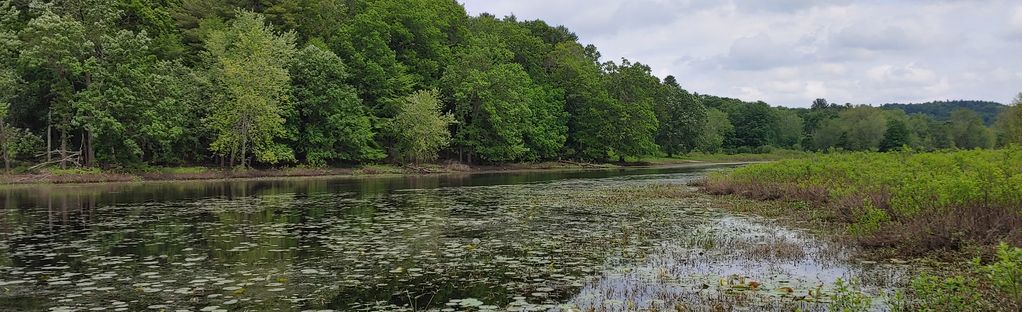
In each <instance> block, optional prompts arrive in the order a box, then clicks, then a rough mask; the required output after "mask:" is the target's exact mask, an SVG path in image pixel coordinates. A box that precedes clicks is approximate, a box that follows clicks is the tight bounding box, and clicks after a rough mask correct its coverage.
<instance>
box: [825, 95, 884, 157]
mask: <svg viewBox="0 0 1022 312" xmlns="http://www.w3.org/2000/svg"><path fill="white" fill-rule="evenodd" d="M886 132H887V119H886V117H885V116H884V111H883V110H880V109H877V108H872V107H868V106H862V107H856V108H852V109H847V110H843V111H841V112H840V113H838V115H837V118H834V119H828V120H826V121H823V122H822V123H821V125H820V128H819V129H817V130H816V132H815V133H813V141H814V143H815V147H816V149H817V150H827V149H830V148H841V149H845V150H852V151H871V150H877V149H879V147H880V142H881V141H883V139H884V134H885V133H886Z"/></svg>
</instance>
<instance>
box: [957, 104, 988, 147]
mask: <svg viewBox="0 0 1022 312" xmlns="http://www.w3.org/2000/svg"><path fill="white" fill-rule="evenodd" d="M950 118H951V121H950V123H951V137H952V138H954V142H955V147H958V148H961V149H975V148H990V147H992V146H993V144H994V140H995V138H994V134H993V132H992V131H990V129H989V128H987V127H986V125H984V124H983V118H981V117H980V116H979V114H977V113H976V112H974V111H972V110H968V109H964V108H961V109H958V110H955V111H954V112H951V117H950Z"/></svg>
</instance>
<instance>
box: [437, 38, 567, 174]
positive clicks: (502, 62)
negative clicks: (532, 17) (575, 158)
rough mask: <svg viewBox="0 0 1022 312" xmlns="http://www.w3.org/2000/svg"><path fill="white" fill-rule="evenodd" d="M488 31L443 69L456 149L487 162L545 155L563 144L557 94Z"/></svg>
mask: <svg viewBox="0 0 1022 312" xmlns="http://www.w3.org/2000/svg"><path fill="white" fill-rule="evenodd" d="M502 45H503V44H502V43H501V41H500V40H499V39H498V38H496V37H492V36H481V37H477V38H473V43H472V44H470V45H468V46H466V47H464V48H463V49H462V50H461V51H458V53H457V57H456V59H457V60H456V61H455V62H454V63H453V64H452V65H451V67H449V68H448V69H447V73H446V75H445V76H444V79H443V82H444V85H446V86H449V91H447V92H449V93H450V94H451V95H450V97H451V100H452V101H453V102H454V103H453V104H454V112H455V117H456V118H457V120H458V123H457V132H456V134H455V142H456V143H455V144H456V145H457V146H458V148H459V152H464V153H468V154H469V159H472V158H473V157H472V156H471V155H478V156H479V158H481V159H483V160H487V161H496V162H499V161H515V160H534V159H540V158H550V157H552V156H555V155H556V154H557V152H559V151H560V149H561V147H562V146H563V145H564V140H565V134H566V131H567V129H566V126H565V117H566V116H565V114H564V111H563V108H562V107H563V99H562V97H561V93H559V92H556V91H555V90H551V89H549V88H543V87H542V86H540V85H537V84H536V83H535V82H534V81H533V80H532V79H531V78H530V77H529V75H528V73H526V72H525V69H524V68H522V66H521V65H519V64H517V63H510V62H511V58H512V53H511V51H510V50H507V49H505V48H502Z"/></svg>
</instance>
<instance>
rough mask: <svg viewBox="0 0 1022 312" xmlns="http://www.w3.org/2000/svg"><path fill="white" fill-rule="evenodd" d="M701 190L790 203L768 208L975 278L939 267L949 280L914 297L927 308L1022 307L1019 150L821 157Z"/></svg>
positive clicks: (884, 254) (918, 285)
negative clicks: (951, 265) (950, 266)
mask: <svg viewBox="0 0 1022 312" xmlns="http://www.w3.org/2000/svg"><path fill="white" fill-rule="evenodd" d="M701 187H702V190H703V191H705V192H708V193H710V194H728V195H737V196H741V197H745V198H751V199H757V200H779V201H782V202H784V203H787V204H780V205H767V206H763V207H764V208H763V209H761V210H775V211H772V212H770V213H771V214H775V215H786V216H788V217H795V218H805V219H815V220H817V222H818V225H819V224H824V225H823V227H827V226H830V227H833V226H835V225H836V226H837V228H838V230H836V232H837V233H838V234H842V235H844V236H847V237H849V238H850V239H851V240H852V241H853V242H855V243H857V244H858V245H859V246H862V247H863V248H865V249H866V250H867V251H870V252H872V253H873V255H874V256H875V257H879V258H902V259H915V258H929V259H935V260H938V261H940V262H951V263H959V265H957V266H956V267H960V268H965V269H967V270H965V271H966V272H972V273H968V274H964V275H963V274H961V273H960V272H959V273H954V272H948V271H942V270H937V271H938V273H934V274H937V275H940V276H924V277H920V278H918V279H916V280H915V281H914V282H913V284H912V289H913V290H914V291H913V292H912V294H914V295H916V296H917V298H918V299H920V301H919V302H922V303H924V304H925V305H926V306H927V307H929V308H927V309H931V310H941V311H943V310H948V311H960V310H962V309H958V308H951V307H959V308H960V307H970V308H979V307H978V306H977V305H978V304H980V303H986V304H989V305H990V307H996V308H998V309H1008V308H1010V307H1016V308H1017V307H1019V305H1020V304H1022V302H1020V301H1019V299H1020V298H1019V296H1018V294H1019V292H1018V289H1019V287H1020V286H1022V279H1020V278H1022V271H1020V270H1019V269H1018V268H1019V267H1020V265H1022V248H1019V247H1020V246H1022V232H1020V231H1019V229H1020V228H1022V208H1020V207H1022V149H1020V148H1019V147H1017V146H1012V147H1007V148H1003V149H997V150H961V151H950V152H916V151H911V150H905V151H900V152H890V153H875V152H852V153H833V154H817V155H812V156H809V157H805V158H801V159H789V160H781V161H776V162H772V163H763V164H753V165H749V166H746V167H742V168H738V169H735V170H733V171H727V172H721V173H717V174H713V175H711V176H709V177H708V178H707V179H706V180H705V181H703V182H701ZM974 257H975V258H976V259H975V260H974V261H972V262H970V261H969V260H970V259H972V258H974ZM941 274H943V275H948V276H943V275H941ZM977 298H979V299H982V300H979V301H977V300H976V299H977ZM934 307H942V308H934ZM945 308H946V309H945ZM964 310H968V309H964Z"/></svg>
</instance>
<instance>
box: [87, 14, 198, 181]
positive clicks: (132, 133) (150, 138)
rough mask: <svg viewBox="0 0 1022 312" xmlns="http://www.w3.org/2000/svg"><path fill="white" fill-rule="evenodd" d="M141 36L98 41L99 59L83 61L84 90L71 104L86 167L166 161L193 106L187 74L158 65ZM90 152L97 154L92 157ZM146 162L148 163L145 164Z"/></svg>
mask: <svg viewBox="0 0 1022 312" xmlns="http://www.w3.org/2000/svg"><path fill="white" fill-rule="evenodd" d="M150 43H151V40H150V39H149V38H148V37H146V36H145V34H144V33H133V32H131V31H127V30H121V31H118V32H117V33H116V34H113V35H104V36H101V37H100V38H99V39H98V41H96V44H97V46H99V47H101V48H102V53H99V55H100V56H99V57H93V58H91V59H90V61H89V66H88V67H87V68H88V73H89V77H88V80H89V84H88V85H87V87H86V88H85V89H83V90H81V91H80V92H78V93H77V94H76V95H75V97H74V100H73V102H72V107H73V108H74V117H73V118H72V121H73V124H74V125H75V126H79V127H82V129H84V130H85V131H84V132H85V134H84V135H83V137H84V138H85V140H84V142H83V143H84V145H85V148H86V150H85V155H86V160H87V162H90V163H91V162H93V161H96V162H103V163H107V164H135V163H138V162H140V161H142V160H153V161H164V162H166V161H169V160H170V159H171V158H173V157H171V156H170V155H168V154H169V153H171V150H172V147H171V146H172V145H174V143H176V142H177V141H178V140H180V139H181V137H182V136H183V135H184V133H185V126H186V125H187V124H188V118H191V117H192V116H193V114H192V111H193V110H195V107H196V106H197V100H198V99H197V98H195V97H192V96H191V95H190V91H189V89H190V88H193V87H195V86H196V85H197V84H198V83H197V82H196V81H195V80H194V78H193V76H192V75H191V72H190V70H189V69H187V68H185V67H183V66H181V65H180V64H178V63H174V62H170V61H160V60H158V59H157V57H156V55H155V53H154V51H152V50H151V47H150V46H149V44H150ZM96 151H100V154H99V155H96ZM146 158H148V159H146Z"/></svg>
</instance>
